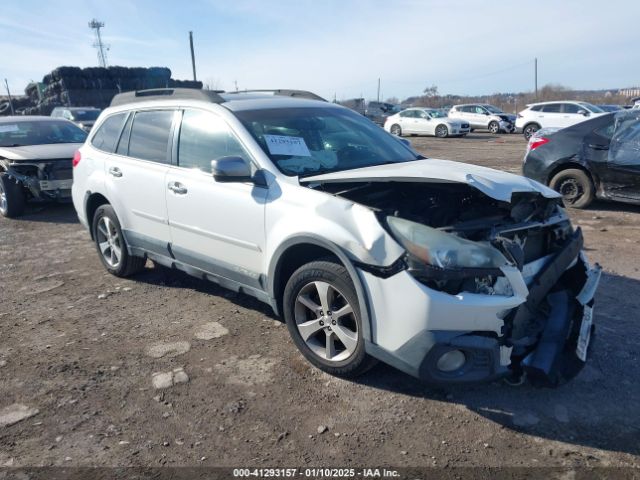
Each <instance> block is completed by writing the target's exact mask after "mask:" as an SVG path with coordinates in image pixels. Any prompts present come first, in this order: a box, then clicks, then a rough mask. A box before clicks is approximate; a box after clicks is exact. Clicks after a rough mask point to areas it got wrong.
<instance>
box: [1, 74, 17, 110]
mask: <svg viewBox="0 0 640 480" xmlns="http://www.w3.org/2000/svg"><path fill="white" fill-rule="evenodd" d="M4 86H5V87H7V96H8V97H9V108H11V115H15V114H16V112H15V111H14V110H13V100H11V92H10V91H9V82H7V79H6V78H5V79H4Z"/></svg>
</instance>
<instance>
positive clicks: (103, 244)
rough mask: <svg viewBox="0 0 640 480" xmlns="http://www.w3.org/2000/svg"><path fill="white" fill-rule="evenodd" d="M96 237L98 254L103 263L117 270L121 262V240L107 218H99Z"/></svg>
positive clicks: (113, 225)
mask: <svg viewBox="0 0 640 480" xmlns="http://www.w3.org/2000/svg"><path fill="white" fill-rule="evenodd" d="M96 236H97V240H98V246H99V247H100V253H101V254H102V257H103V258H104V261H105V262H107V264H108V265H109V266H110V267H112V268H117V267H118V265H119V264H120V261H121V260H122V239H121V238H120V234H119V233H118V230H117V229H116V226H115V224H114V223H113V222H112V221H111V220H110V219H109V217H107V216H103V217H100V220H98V228H97V229H96Z"/></svg>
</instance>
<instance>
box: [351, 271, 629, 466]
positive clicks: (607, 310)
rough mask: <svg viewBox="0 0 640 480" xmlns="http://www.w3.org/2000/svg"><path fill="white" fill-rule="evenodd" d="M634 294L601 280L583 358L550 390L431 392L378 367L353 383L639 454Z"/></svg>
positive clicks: (609, 278) (484, 387)
mask: <svg viewBox="0 0 640 480" xmlns="http://www.w3.org/2000/svg"><path fill="white" fill-rule="evenodd" d="M622 292H627V295H626V296H625V295H622ZM635 292H638V293H635ZM621 297H625V298H621ZM639 297H640V281H638V280H634V279H630V278H626V277H621V276H617V275H608V274H605V275H603V277H602V281H601V287H600V290H599V291H598V294H597V298H596V305H595V310H594V311H595V318H594V323H595V324H596V336H595V339H594V343H593V348H592V349H591V351H590V358H589V359H588V361H587V364H586V366H585V367H584V369H583V370H582V371H581V372H580V373H579V375H578V376H577V377H576V378H574V379H573V380H571V381H570V382H568V383H567V384H565V385H562V386H560V387H558V388H555V389H549V388H535V387H532V386H530V385H528V384H525V385H523V386H520V387H511V386H509V385H507V384H505V383H502V382H494V383H492V384H481V385H473V386H455V387H447V388H434V387H431V386H429V385H426V384H424V383H422V382H420V381H419V380H416V379H415V378H413V377H411V376H409V375H405V374H402V373H400V372H398V371H397V370H396V369H394V368H392V367H389V366H386V365H379V366H377V367H376V368H374V369H373V370H372V371H371V372H369V373H368V374H366V375H364V376H363V377H361V378H360V379H358V380H357V381H358V383H361V384H364V385H368V386H370V387H373V388H376V389H382V390H387V391H393V392H396V393H401V394H405V395H409V396H413V397H420V398H425V399H430V400H435V401H441V402H449V403H454V404H458V405H461V406H463V407H465V408H466V409H468V410H469V411H471V412H474V413H475V414H477V415H479V416H482V417H484V418H486V419H488V420H490V421H492V422H495V423H497V424H499V425H500V426H501V427H502V428H508V429H511V430H515V431H519V432H522V433H524V434H528V435H531V436H536V437H542V438H546V439H548V440H556V441H560V442H565V443H569V444H575V445H582V446H586V447H593V448H599V449H604V450H611V451H616V452H624V453H630V454H635V455H638V454H640V381H638V380H639V378H640V374H638V362H639V360H640V347H639V342H638V338H640V322H637V321H636V319H637V314H636V312H637V311H638V309H639V308H640V300H639Z"/></svg>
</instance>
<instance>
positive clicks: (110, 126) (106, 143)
mask: <svg viewBox="0 0 640 480" xmlns="http://www.w3.org/2000/svg"><path fill="white" fill-rule="evenodd" d="M126 117H127V114H126V112H125V113H116V114H115V115H111V116H110V117H108V118H107V119H106V120H105V121H104V122H102V124H101V125H100V126H99V127H98V131H97V132H96V133H95V135H94V136H93V138H91V145H93V146H94V147H95V148H97V149H98V150H102V151H103V152H107V153H113V152H114V150H115V148H116V145H117V144H118V139H119V138H120V133H122V127H123V125H124V121H125V119H126Z"/></svg>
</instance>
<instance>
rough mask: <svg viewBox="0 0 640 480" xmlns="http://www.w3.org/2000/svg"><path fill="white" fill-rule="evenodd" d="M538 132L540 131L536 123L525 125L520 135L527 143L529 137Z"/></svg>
mask: <svg viewBox="0 0 640 480" xmlns="http://www.w3.org/2000/svg"><path fill="white" fill-rule="evenodd" d="M538 130H540V125H538V124H537V123H530V124H528V125H525V126H524V128H523V129H522V134H523V135H524V139H525V140H526V141H527V142H528V141H529V139H530V138H531V136H532V135H533V134H534V133H536V132H537V131H538Z"/></svg>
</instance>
